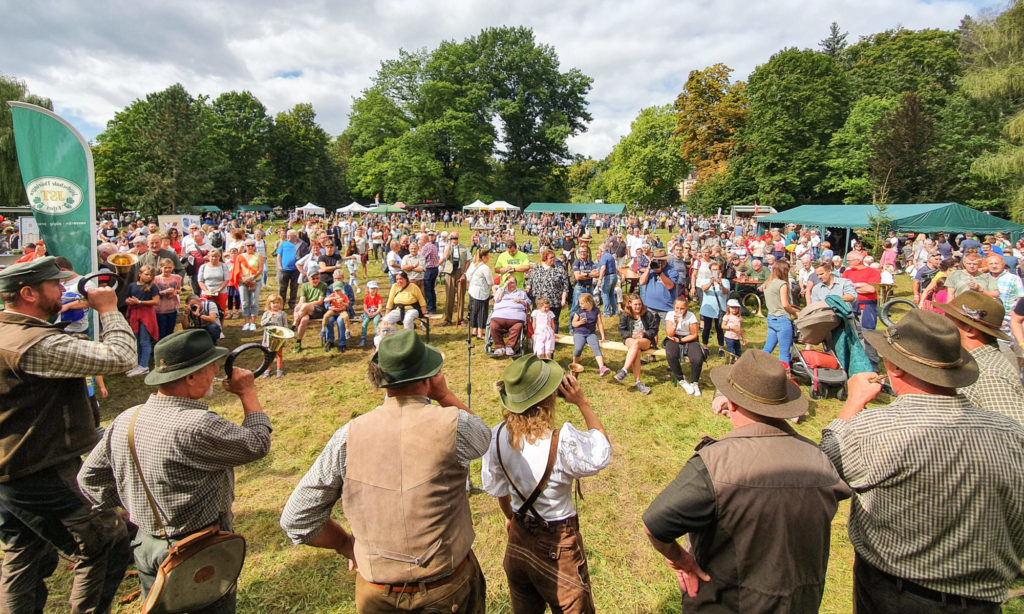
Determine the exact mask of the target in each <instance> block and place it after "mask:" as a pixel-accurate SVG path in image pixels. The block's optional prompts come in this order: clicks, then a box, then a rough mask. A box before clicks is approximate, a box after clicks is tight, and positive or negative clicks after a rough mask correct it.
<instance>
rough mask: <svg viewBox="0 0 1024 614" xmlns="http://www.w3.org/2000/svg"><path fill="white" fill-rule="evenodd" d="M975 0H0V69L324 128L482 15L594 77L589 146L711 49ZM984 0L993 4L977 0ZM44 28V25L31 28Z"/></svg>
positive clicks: (87, 124)
mask: <svg viewBox="0 0 1024 614" xmlns="http://www.w3.org/2000/svg"><path fill="white" fill-rule="evenodd" d="M1003 6H1004V4H995V5H993V4H991V3H987V2H978V1H974V0H929V1H925V0H800V1H797V0H774V1H772V2H756V1H750V0H745V1H744V0H714V1H710V0H700V1H695V0H681V1H670V0H640V1H634V2H621V1H618V0H614V1H613V0H589V1H588V0H564V1H563V2H559V3H551V2H546V1H540V0H520V1H518V2H515V3H496V2H480V1H475V0H451V1H446V2H437V1H435V0H364V1H361V2H352V1H344V2H333V3H332V2H323V1H316V0H292V1H289V2H286V3H279V2H270V1H268V0H251V1H248V2H236V1H234V0H210V1H208V2H204V3H189V2H181V1H180V0H165V1H164V2H160V3H147V2H137V3H131V2H107V1H102V0H99V1H95V2H48V1H42V2H22V1H18V0H0V14H2V15H4V19H3V20H0V21H2V23H0V58H2V63H0V72H3V73H6V74H10V75H13V76H15V77H17V78H19V79H22V80H24V81H26V82H27V84H28V86H29V90H30V91H31V92H32V93H35V94H38V95H42V96H46V97H49V98H50V99H51V100H53V103H54V108H55V110H56V111H57V112H58V113H60V114H61V115H63V116H64V117H65V118H67V119H68V120H69V121H70V122H71V123H72V124H74V125H75V126H76V127H77V128H78V129H79V130H80V131H81V132H82V133H83V134H84V135H85V136H86V138H90V139H91V138H94V137H95V136H96V135H97V134H99V133H100V132H101V131H102V130H103V128H104V126H105V124H106V122H107V121H108V120H110V119H111V118H112V117H113V115H114V113H116V112H117V111H119V110H121V109H123V108H124V107H125V106H127V105H128V104H130V103H131V102H132V101H133V100H136V99H138V98H142V97H145V95H146V94H147V93H150V92H154V91H159V90H162V89H164V88H166V87H167V86H169V85H171V84H173V83H176V82H180V83H182V84H183V85H184V86H185V87H186V88H187V89H188V91H189V92H191V93H192V94H193V95H199V94H208V95H211V96H217V95H218V94H220V93H222V92H225V91H230V90H249V91H251V92H253V93H254V94H255V95H256V96H257V97H258V98H259V99H260V100H261V101H262V102H263V103H264V104H265V105H266V106H267V108H268V111H269V112H270V113H272V114H273V113H277V112H280V111H286V110H288V109H290V108H292V107H293V106H294V105H295V104H297V103H300V102H312V103H313V107H314V109H315V110H316V112H317V116H318V121H319V122H320V124H321V125H322V126H323V127H324V128H325V129H326V130H327V131H328V132H330V133H331V134H338V133H340V132H341V131H342V130H344V129H345V126H346V125H347V118H348V113H349V110H350V109H351V103H352V99H353V98H354V97H357V96H359V94H360V92H361V91H362V90H363V89H364V88H365V87H367V86H368V85H369V84H370V79H371V77H372V76H373V74H374V73H375V72H376V70H377V68H378V67H379V66H380V62H381V61H382V60H386V59H390V58H393V57H395V56H396V54H397V52H398V50H399V49H408V50H414V49H420V48H427V49H433V48H435V47H436V46H437V45H438V44H439V43H440V42H441V41H443V40H462V39H464V38H466V37H469V36H473V35H475V34H477V33H478V32H479V31H480V30H481V29H483V28H487V27H493V26H501V25H510V26H518V25H524V26H528V27H531V28H533V30H534V32H535V35H536V38H537V40H538V41H539V42H541V43H544V44H549V45H552V46H553V47H554V48H555V50H556V52H557V53H558V55H559V58H560V60H561V64H562V68H563V70H564V69H567V68H569V67H575V68H578V69H580V70H582V71H583V72H584V73H585V74H587V75H589V76H591V77H593V78H594V85H593V88H592V90H591V92H590V96H589V100H590V113H591V115H592V116H593V121H592V122H591V123H590V125H589V128H588V130H587V132H586V133H585V134H582V135H579V136H577V137H574V138H573V139H572V140H571V142H570V146H571V148H572V149H573V151H574V152H577V153H582V154H584V155H590V156H593V157H595V158H601V157H604V156H605V155H607V154H608V152H609V151H611V148H612V147H613V146H614V145H615V143H616V142H618V140H619V138H620V137H621V136H622V135H624V134H626V133H627V132H628V131H629V125H630V122H631V121H632V120H633V119H634V118H635V117H636V115H637V113H638V112H639V111H640V109H642V108H645V107H649V106H653V105H661V104H666V103H669V102H672V101H673V100H674V99H675V97H676V95H677V94H678V93H679V90H680V89H681V88H682V85H683V83H684V82H685V81H686V77H687V75H688V74H689V72H690V71H691V70H694V69H701V68H703V67H705V66H708V65H710V64H714V63H716V62H724V63H726V64H727V65H729V66H730V67H732V68H734V69H735V72H734V73H733V76H734V77H735V78H738V79H745V78H746V76H747V75H748V74H749V73H750V71H752V70H753V69H754V68H755V67H756V66H757V65H758V64H761V63H763V62H765V61H766V60H767V59H768V58H769V57H770V56H771V54H772V53H774V52H776V51H778V50H779V49H782V48H784V47H801V48H803V47H816V46H817V43H818V41H820V40H821V39H822V38H824V37H825V36H826V35H827V33H828V27H829V24H830V23H831V22H833V21H836V22H838V23H839V26H840V28H841V29H842V30H843V31H846V32H848V33H849V37H848V40H849V41H850V42H856V41H857V39H858V37H860V36H863V35H867V34H872V33H875V32H879V31H882V30H886V29H890V28H895V27H898V26H902V27H905V28H908V29H921V28H945V29H954V28H956V27H957V26H958V24H959V23H960V20H961V19H962V18H963V16H964V15H967V14H970V15H974V16H977V15H979V14H980V13H981V12H983V11H985V10H1000V9H1001V8H1003ZM987 7H994V8H987ZM40 33H50V35H47V36H42V35H41V34H40Z"/></svg>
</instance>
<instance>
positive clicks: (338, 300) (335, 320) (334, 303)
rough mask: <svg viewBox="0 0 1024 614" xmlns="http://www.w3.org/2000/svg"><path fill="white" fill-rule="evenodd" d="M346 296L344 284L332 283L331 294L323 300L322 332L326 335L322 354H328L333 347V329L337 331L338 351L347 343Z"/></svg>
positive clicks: (347, 300)
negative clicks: (325, 309) (324, 310)
mask: <svg viewBox="0 0 1024 614" xmlns="http://www.w3.org/2000/svg"><path fill="white" fill-rule="evenodd" d="M350 304H351V303H350V302H349V298H348V295H347V294H345V284H343V283H342V282H340V281H336V282H334V284H333V285H332V286H331V293H330V294H328V295H327V296H326V297H325V298H324V307H326V308H327V311H326V312H324V320H323V322H324V331H325V333H326V335H327V337H326V339H325V343H324V352H330V351H331V346H332V345H334V338H335V335H334V333H335V329H337V333H338V335H337V338H338V350H339V351H340V350H344V349H345V346H346V345H347V342H348V322H349V318H348V308H349V305H350Z"/></svg>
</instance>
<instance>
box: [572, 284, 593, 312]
mask: <svg viewBox="0 0 1024 614" xmlns="http://www.w3.org/2000/svg"><path fill="white" fill-rule="evenodd" d="M590 292H591V290H590V288H584V287H583V286H581V285H580V284H576V285H575V286H573V287H572V307H570V308H569V313H575V312H576V308H577V307H579V305H580V296H582V295H584V294H589V293H590Z"/></svg>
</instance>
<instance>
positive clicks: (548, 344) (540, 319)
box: [530, 297, 555, 359]
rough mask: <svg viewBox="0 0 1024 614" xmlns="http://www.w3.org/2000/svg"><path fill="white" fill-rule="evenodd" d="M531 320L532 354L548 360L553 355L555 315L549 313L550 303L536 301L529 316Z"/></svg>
mask: <svg viewBox="0 0 1024 614" xmlns="http://www.w3.org/2000/svg"><path fill="white" fill-rule="evenodd" d="M530 317H531V318H533V353H534V354H536V355H537V358H548V359H550V358H551V357H552V356H553V355H554V353H555V314H553V313H551V301H550V300H548V299H546V298H544V297H541V298H538V299H537V308H536V309H534V310H533V313H532V314H530Z"/></svg>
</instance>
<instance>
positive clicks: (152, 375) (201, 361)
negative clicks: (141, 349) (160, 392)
mask: <svg viewBox="0 0 1024 614" xmlns="http://www.w3.org/2000/svg"><path fill="white" fill-rule="evenodd" d="M228 351H229V350H228V349H227V348H222V347H217V346H214V347H212V348H210V351H209V352H207V353H206V354H205V355H203V356H201V357H200V358H198V359H196V360H195V361H193V362H191V363H189V365H188V366H187V367H182V368H180V369H175V370H174V371H160V370H159V368H156V369H153V370H152V371H150V372H149V374H148V375H146V380H145V381H146V385H147V386H159V385H160V384H166V383H168V382H173V381H174V380H178V379H181V378H183V377H185V376H186V375H190V374H192V373H195V372H196V371H198V370H200V369H202V368H203V367H205V366H206V365H208V364H210V363H211V362H214V361H217V360H220V359H221V358H224V357H225V356H227V355H228Z"/></svg>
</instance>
